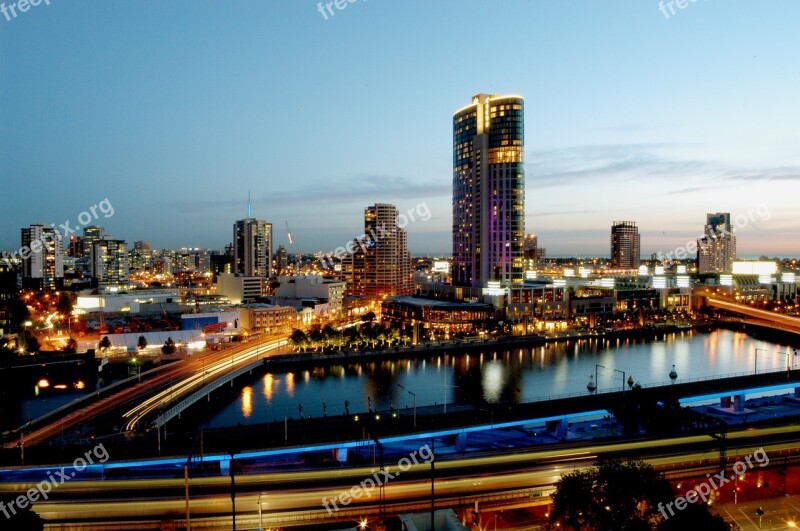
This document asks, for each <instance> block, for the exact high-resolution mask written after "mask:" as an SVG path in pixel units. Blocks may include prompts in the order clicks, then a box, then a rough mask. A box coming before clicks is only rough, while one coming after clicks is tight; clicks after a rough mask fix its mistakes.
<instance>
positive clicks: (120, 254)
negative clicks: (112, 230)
mask: <svg viewBox="0 0 800 531" xmlns="http://www.w3.org/2000/svg"><path fill="white" fill-rule="evenodd" d="M91 260H92V261H91V274H92V286H93V287H96V288H97V289H114V288H123V287H125V286H127V285H128V269H129V268H128V247H127V244H126V243H125V240H112V239H102V240H100V241H97V242H95V243H94V245H93V246H92V252H91Z"/></svg>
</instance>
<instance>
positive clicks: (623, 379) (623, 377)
mask: <svg viewBox="0 0 800 531" xmlns="http://www.w3.org/2000/svg"><path fill="white" fill-rule="evenodd" d="M614 372H621V373H622V392H623V393H624V392H625V371H621V370H619V369H614Z"/></svg>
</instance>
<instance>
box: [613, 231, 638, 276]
mask: <svg viewBox="0 0 800 531" xmlns="http://www.w3.org/2000/svg"><path fill="white" fill-rule="evenodd" d="M640 262H641V247H640V240H639V229H638V228H637V227H636V223H635V222H633V221H615V222H614V224H613V225H612V226H611V267H613V268H614V269H637V268H638V267H639V263H640Z"/></svg>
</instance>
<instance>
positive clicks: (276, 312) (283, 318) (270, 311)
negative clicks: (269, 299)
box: [238, 304, 297, 334]
mask: <svg viewBox="0 0 800 531" xmlns="http://www.w3.org/2000/svg"><path fill="white" fill-rule="evenodd" d="M238 310H239V318H240V319H241V323H242V327H243V328H244V329H245V330H248V331H249V332H251V333H257V334H260V333H264V334H272V333H275V332H282V331H288V330H290V329H291V328H292V327H293V326H295V325H296V323H297V310H295V309H294V308H291V307H289V306H273V305H271V304H245V305H242V306H239V307H238Z"/></svg>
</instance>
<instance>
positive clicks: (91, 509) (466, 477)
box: [0, 426, 800, 529]
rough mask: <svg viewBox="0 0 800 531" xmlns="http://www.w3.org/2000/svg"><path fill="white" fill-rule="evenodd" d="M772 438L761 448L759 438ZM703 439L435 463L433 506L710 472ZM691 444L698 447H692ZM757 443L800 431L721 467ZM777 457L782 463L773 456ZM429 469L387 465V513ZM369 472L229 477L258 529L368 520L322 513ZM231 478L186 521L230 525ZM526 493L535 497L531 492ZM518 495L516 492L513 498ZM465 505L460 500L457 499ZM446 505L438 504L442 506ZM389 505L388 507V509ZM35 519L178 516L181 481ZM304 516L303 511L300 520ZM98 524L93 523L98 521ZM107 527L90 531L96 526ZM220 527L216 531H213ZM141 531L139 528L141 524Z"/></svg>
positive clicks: (789, 441)
mask: <svg viewBox="0 0 800 531" xmlns="http://www.w3.org/2000/svg"><path fill="white" fill-rule="evenodd" d="M770 437H772V438H775V437H777V438H778V440H775V441H774V442H770V443H767V444H763V445H762V442H764V440H767V438H770ZM709 441H710V438H709V437H708V436H705V435H693V436H688V437H672V438H666V439H661V440H654V441H653V440H650V441H631V442H622V443H606V444H596V445H590V446H585V447H574V448H566V449H565V448H558V449H544V450H536V451H521V452H518V453H508V454H501V455H486V456H479V457H472V458H469V457H458V458H451V459H449V460H445V459H443V458H441V459H437V461H436V464H435V465H436V478H437V479H436V498H437V500H439V501H438V502H437V503H446V502H445V501H444V500H447V499H460V500H461V502H460V504H463V503H464V502H465V501H467V502H468V501H469V500H472V499H482V497H486V496H497V495H498V494H499V493H506V494H507V495H511V494H513V493H514V491H520V490H525V491H526V492H527V494H525V496H527V497H528V498H530V497H531V496H537V497H542V498H545V497H546V496H547V494H549V492H550V491H551V490H552V486H553V485H554V483H555V482H556V481H557V480H558V478H559V477H560V476H561V474H562V473H565V472H569V471H572V470H574V469H576V468H580V467H584V466H590V465H592V464H593V463H594V462H595V460H596V458H597V457H602V456H615V457H621V456H631V457H636V458H641V459H643V460H645V461H647V462H649V463H650V464H652V465H653V466H655V467H657V468H659V469H661V470H664V471H665V472H666V473H667V475H668V477H686V476H687V473H686V471H685V470H686V469H692V470H693V472H692V473H693V474H695V475H702V474H703V473H705V472H712V473H713V472H717V471H718V470H717V468H718V466H719V461H718V460H719V454H718V451H717V450H716V449H713V447H712V446H713V445H710V446H709V445H708V443H709ZM698 444H705V445H706V447H705V448H702V449H698V447H697V445H698ZM761 446H763V448H764V450H765V451H766V452H767V455H769V456H770V459H771V460H772V461H773V463H774V464H777V463H778V461H779V460H780V461H781V462H783V459H784V458H785V457H788V456H789V455H790V454H792V455H794V456H797V454H798V449H800V434H798V432H797V427H796V426H781V427H772V428H760V429H748V430H742V431H737V432H731V433H730V434H729V440H728V456H729V457H728V460H729V461H728V462H729V463H732V462H734V460H735V458H736V456H744V455H748V454H751V453H752V452H754V451H755V450H757V449H758V448H759V447H761ZM779 458H780V459H779ZM429 470H430V467H429V465H428V464H427V463H425V462H420V464H417V465H411V466H410V467H409V468H408V469H406V470H401V469H400V468H399V467H398V465H397V464H392V465H391V466H387V467H386V472H387V473H388V474H393V475H394V474H396V477H395V478H394V479H392V480H390V481H387V486H386V489H385V496H386V498H385V500H386V505H387V507H388V508H389V512H392V511H393V510H394V509H399V508H403V507H410V506H411V505H413V504H415V503H416V504H419V503H421V502H423V501H424V500H425V499H426V498H427V497H429V496H430V479H429ZM376 471H377V469H376V467H354V468H343V469H334V470H314V471H303V472H280V473H272V474H256V475H237V476H236V484H237V512H239V513H249V517H250V518H253V517H254V515H256V514H257V513H258V510H259V507H260V508H261V513H262V514H261V518H262V521H264V522H269V523H270V524H272V525H277V524H280V523H282V522H284V521H285V522H288V521H290V520H292V519H295V518H299V517H301V516H302V518H304V519H306V520H308V519H311V520H313V521H325V520H326V519H328V520H332V519H333V518H337V517H338V518H342V519H350V518H352V517H353V511H356V512H361V513H363V514H375V510H377V509H376V502H377V498H378V491H377V489H376V490H375V491H373V492H372V495H371V496H362V497H361V498H360V499H355V500H353V502H352V503H351V504H350V505H349V506H348V508H347V511H344V510H343V511H339V512H334V514H333V515H329V514H328V511H327V510H325V509H324V508H323V506H322V499H323V498H324V497H327V498H328V499H334V498H336V497H338V496H339V494H340V493H341V492H343V491H345V490H350V489H351V487H352V486H354V485H358V484H359V483H360V482H362V481H363V480H364V479H365V478H370V477H374V476H373V474H374V473H375V472H376ZM229 485H230V478H228V477H226V476H215V477H203V478H191V479H190V481H189V486H190V493H191V502H190V511H191V514H192V515H193V516H194V517H206V518H211V519H213V518H223V517H226V516H227V518H228V519H229V518H230V516H229V515H230V513H231V501H230V492H229ZM32 486H33V484H32V483H20V484H11V483H6V484H2V485H0V491H3V492H14V493H20V492H23V491H25V490H27V489H29V488H31V487H32ZM531 489H534V490H535V491H536V492H530V490H531ZM517 496H519V494H518V495H517ZM465 498H466V500H465ZM442 506H444V505H442ZM392 508H394V509H392ZM35 510H36V512H37V513H39V514H41V515H42V517H43V518H45V519H46V520H48V521H52V522H64V521H75V522H92V521H94V522H106V523H107V522H111V521H117V520H120V519H121V520H128V521H138V522H141V521H148V520H153V519H155V520H159V519H161V520H163V519H172V518H175V519H181V518H182V515H183V514H185V499H184V497H183V480H181V479H158V480H143V479H137V480H106V481H78V480H74V481H70V482H66V483H64V484H62V485H61V486H59V487H58V488H57V489H55V490H53V492H52V493H51V497H50V500H48V501H46V502H43V503H37V504H36V505H35ZM301 513H302V514H301ZM98 525H100V524H98ZM101 528H102V529H112V527H109V526H106V527H102V526H101V527H97V529H101ZM217 528H218V529H224V527H217ZM140 529H143V527H140Z"/></svg>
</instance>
